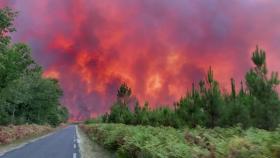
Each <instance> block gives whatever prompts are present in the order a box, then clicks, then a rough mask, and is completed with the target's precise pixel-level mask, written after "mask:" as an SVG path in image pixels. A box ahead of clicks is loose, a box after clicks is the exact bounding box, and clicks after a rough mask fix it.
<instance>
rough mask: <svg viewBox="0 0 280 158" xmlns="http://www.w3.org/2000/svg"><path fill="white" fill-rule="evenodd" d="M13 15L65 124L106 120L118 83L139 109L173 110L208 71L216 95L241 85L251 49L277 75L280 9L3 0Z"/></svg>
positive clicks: (122, 0)
mask: <svg viewBox="0 0 280 158" xmlns="http://www.w3.org/2000/svg"><path fill="white" fill-rule="evenodd" d="M0 6H10V7H12V8H14V9H15V10H17V11H19V16H18V17H17V19H16V22H15V24H16V27H17V32H16V33H13V34H12V36H13V39H14V41H15V42H19V41H21V42H26V43H28V44H29V45H30V47H31V48H32V50H33V57H34V58H35V59H36V61H37V62H38V63H39V64H41V65H42V66H43V68H44V75H45V76H49V77H54V78H57V79H58V80H59V81H60V84H61V87H62V88H63V90H64V96H63V98H62V103H63V104H64V105H65V106H67V107H68V108H69V110H70V113H71V116H72V118H73V119H85V118H88V117H94V116H96V115H99V114H102V113H104V112H107V111H108V110H109V108H110V105H111V103H112V102H113V100H114V99H115V96H116V92H117V88H118V87H119V85H120V84H121V83H122V82H126V83H127V84H128V85H129V86H130V87H131V88H132V90H133V95H134V97H135V98H137V99H138V100H139V101H140V102H144V101H149V102H150V105H151V106H152V107H156V106H160V105H167V104H168V105H172V103H173V102H174V101H176V100H178V99H179V98H180V97H181V96H183V95H185V94H186V92H187V90H188V89H189V88H190V86H191V84H192V82H198V81H199V80H201V79H204V75H205V73H206V72H207V69H208V68H209V66H212V68H213V69H214V74H215V77H216V79H217V80H219V81H220V83H221V86H222V88H224V89H227V87H228V84H229V79H230V78H231V77H234V78H235V79H236V81H238V82H239V81H241V80H242V79H243V78H244V74H245V73H246V71H247V70H248V69H249V68H250V67H251V66H252V63H251V61H250V56H251V53H252V51H253V50H254V48H255V47H256V45H259V46H260V47H261V48H264V49H265V50H266V51H267V56H268V67H269V68H270V70H274V71H278V70H279V68H280V64H279V59H280V53H279V51H280V29H279V28H280V1H279V0H227V1H220V0H196V1H193V0H172V1H170V0H134V1H131V0H114V1H106V0H59V1H58V0H39V1H38V0H1V1H0Z"/></svg>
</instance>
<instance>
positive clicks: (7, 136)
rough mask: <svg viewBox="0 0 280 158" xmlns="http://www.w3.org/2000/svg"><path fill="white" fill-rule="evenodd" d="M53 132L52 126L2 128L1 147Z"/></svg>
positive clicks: (0, 134) (0, 127) (10, 126)
mask: <svg viewBox="0 0 280 158" xmlns="http://www.w3.org/2000/svg"><path fill="white" fill-rule="evenodd" d="M52 130H53V128H51V127H50V126H41V125H33V124H32V125H19V126H14V125H9V126H0V145H6V144H10V143H12V142H14V141H17V140H20V139H25V138H28V137H33V136H39V135H42V134H45V133H49V132H51V131H52Z"/></svg>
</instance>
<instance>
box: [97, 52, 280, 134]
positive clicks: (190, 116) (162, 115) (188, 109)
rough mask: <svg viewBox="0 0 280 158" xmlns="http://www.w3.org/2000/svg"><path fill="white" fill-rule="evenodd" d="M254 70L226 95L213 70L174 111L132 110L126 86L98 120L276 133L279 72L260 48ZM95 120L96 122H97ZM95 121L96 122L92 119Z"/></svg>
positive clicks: (279, 110)
mask: <svg viewBox="0 0 280 158" xmlns="http://www.w3.org/2000/svg"><path fill="white" fill-rule="evenodd" d="M251 60H252V62H253V63H254V67H253V68H251V69H250V70H249V71H248V72H247V73H246V75H245V82H244V83H243V82H241V83H240V86H239V90H237V88H236V82H235V80H234V79H233V78H232V79H231V80H230V81H231V91H230V92H222V91H221V88H220V85H219V83H218V81H217V80H215V78H214V72H213V70H212V69H211V67H210V68H209V70H208V73H207V76H206V77H205V79H204V80H201V81H199V82H198V84H195V83H193V84H192V89H191V91H189V92H187V94H186V95H185V96H184V97H182V98H181V99H180V100H179V101H177V102H176V103H174V108H169V107H159V108H156V109H151V108H150V107H149V105H148V103H147V102H146V103H145V104H144V105H139V103H138V102H137V103H136V104H135V106H134V109H130V108H129V106H128V102H129V100H130V97H131V89H130V88H129V87H128V86H127V84H125V83H123V84H122V85H121V86H120V88H119V90H118V92H117V100H116V102H115V103H114V104H113V105H112V107H111V109H110V112H109V113H106V114H104V115H103V116H102V117H100V118H98V119H97V120H99V121H102V122H108V123H124V124H133V125H151V126H172V127H175V128H179V127H182V126H189V127H193V128H195V127H197V126H202V127H207V128H214V127H231V126H237V125H239V126H242V127H243V128H249V127H256V128H261V129H267V130H273V129H275V128H277V127H278V124H279V121H280V100H279V95H278V93H277V90H276V87H277V86H278V85H279V83H280V81H279V79H278V73H277V72H272V73H270V74H269V73H268V70H267V66H266V65H267V64H266V53H265V51H264V50H262V49H259V48H258V47H257V48H256V49H255V51H254V52H253V53H252V58H251ZM97 120H95V121H97ZM92 121H94V120H92Z"/></svg>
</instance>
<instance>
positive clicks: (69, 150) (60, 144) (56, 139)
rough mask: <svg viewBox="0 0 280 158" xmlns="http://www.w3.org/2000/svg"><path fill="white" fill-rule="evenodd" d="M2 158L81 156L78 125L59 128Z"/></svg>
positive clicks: (76, 157) (69, 157)
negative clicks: (77, 131)
mask: <svg viewBox="0 0 280 158" xmlns="http://www.w3.org/2000/svg"><path fill="white" fill-rule="evenodd" d="M0 158H80V154H79V147H78V143H77V136H76V127H75V126H69V127H67V128H65V129H62V130H59V131H58V132H56V133H54V134H52V135H50V136H47V137H45V138H43V139H39V140H37V141H35V142H33V143H30V144H27V145H25V146H24V147H22V148H19V149H16V150H13V151H10V152H8V153H6V154H5V155H3V156H1V157H0Z"/></svg>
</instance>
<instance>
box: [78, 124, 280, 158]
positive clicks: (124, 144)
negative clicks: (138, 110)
mask: <svg viewBox="0 0 280 158" xmlns="http://www.w3.org/2000/svg"><path fill="white" fill-rule="evenodd" d="M80 127H81V129H82V130H83V131H84V132H85V133H86V134H87V135H88V136H89V137H91V138H93V139H94V141H96V142H97V143H99V144H100V145H102V146H103V147H105V148H107V149H109V150H112V151H115V152H116V154H117V157H121V158H134V157H135V158H167V157H168V158H279V157H280V130H276V131H265V130H260V129H255V128H250V129H247V130H243V129H241V128H240V127H234V128H214V129H205V128H200V127H198V128H195V129H188V128H186V129H183V130H177V129H174V128H171V127H151V126H129V125H123V124H98V123H97V124H89V125H81V126H80Z"/></svg>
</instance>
